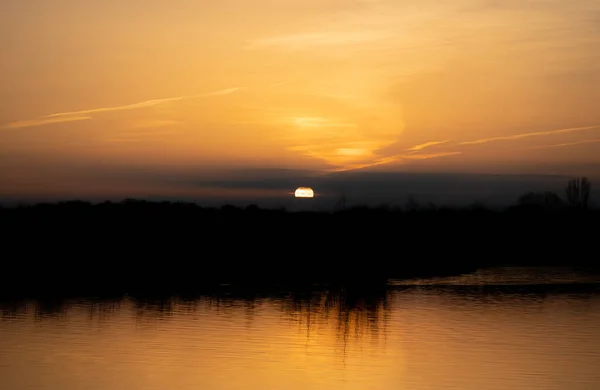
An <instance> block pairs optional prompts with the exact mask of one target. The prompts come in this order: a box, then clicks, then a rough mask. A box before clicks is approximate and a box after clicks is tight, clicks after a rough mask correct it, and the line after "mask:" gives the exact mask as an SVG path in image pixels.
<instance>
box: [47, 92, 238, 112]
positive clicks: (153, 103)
mask: <svg viewBox="0 0 600 390" xmlns="http://www.w3.org/2000/svg"><path fill="white" fill-rule="evenodd" d="M240 89H242V88H241V87H238V88H228V89H223V90H220V91H215V92H209V93H204V94H200V95H190V96H178V97H172V98H166V99H155V100H146V101H143V102H139V103H133V104H127V105H124V106H115V107H105V108H92V109H89V110H83V111H72V112H60V113H57V114H51V115H48V117H58V116H72V115H82V114H95V113H99V112H109V111H123V110H134V109H138V108H146V107H152V106H156V105H159V104H164V103H170V102H175V101H178V100H187V99H197V98H203V97H210V96H220V95H228V94H230V93H233V92H236V91H238V90H240Z"/></svg>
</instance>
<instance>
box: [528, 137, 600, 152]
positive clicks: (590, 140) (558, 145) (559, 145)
mask: <svg viewBox="0 0 600 390" xmlns="http://www.w3.org/2000/svg"><path fill="white" fill-rule="evenodd" d="M597 142H600V138H597V139H586V140H583V141H575V142H566V143H562V144H554V145H541V146H532V147H531V148H528V149H547V148H561V147H565V146H574V145H583V144H593V143H597Z"/></svg>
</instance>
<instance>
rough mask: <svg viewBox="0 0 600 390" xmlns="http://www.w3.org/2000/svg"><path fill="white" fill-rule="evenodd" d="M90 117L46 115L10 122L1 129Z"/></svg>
mask: <svg viewBox="0 0 600 390" xmlns="http://www.w3.org/2000/svg"><path fill="white" fill-rule="evenodd" d="M90 119H92V117H91V116H71V117H67V118H50V117H45V118H42V119H32V120H25V121H17V122H12V123H8V124H6V125H4V126H2V127H0V129H22V128H25V127H35V126H43V125H51V124H53V123H63V122H76V121H86V120H90Z"/></svg>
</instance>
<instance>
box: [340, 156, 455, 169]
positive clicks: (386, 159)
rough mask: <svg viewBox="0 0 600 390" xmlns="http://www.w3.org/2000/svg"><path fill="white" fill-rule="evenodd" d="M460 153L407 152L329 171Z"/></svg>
mask: <svg viewBox="0 0 600 390" xmlns="http://www.w3.org/2000/svg"><path fill="white" fill-rule="evenodd" d="M459 154H462V152H445V153H430V154H419V155H414V154H413V155H405V154H399V155H395V156H389V157H382V158H379V159H377V160H375V161H373V162H370V163H365V164H354V165H347V166H344V167H340V168H334V169H332V170H330V171H329V172H344V171H354V170H357V169H364V168H371V167H375V166H378V165H384V164H390V163H393V162H399V161H402V160H405V159H407V160H411V159H412V160H428V159H432V158H440V157H450V156H457V155H459Z"/></svg>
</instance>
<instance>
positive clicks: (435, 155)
mask: <svg viewBox="0 0 600 390" xmlns="http://www.w3.org/2000/svg"><path fill="white" fill-rule="evenodd" d="M459 154H462V152H441V153H429V154H411V155H404V156H402V158H406V159H413V160H429V159H431V158H438V157H449V156H457V155H459Z"/></svg>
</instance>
